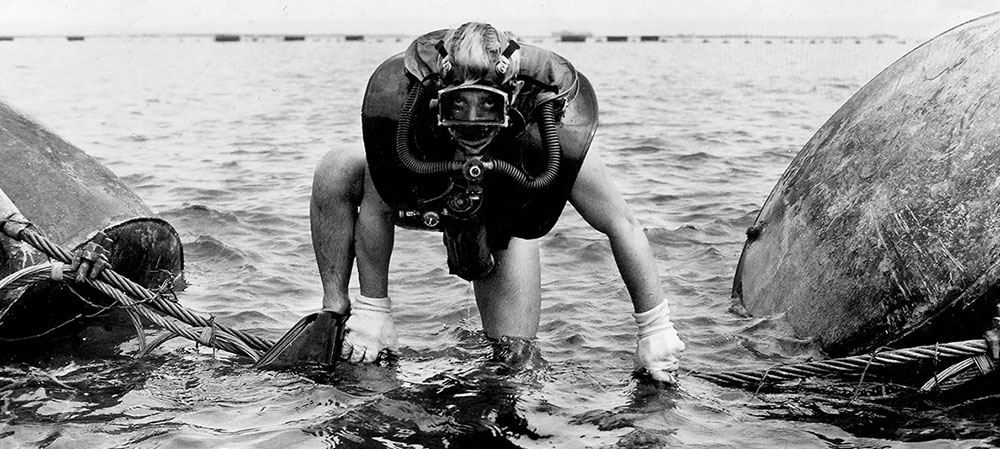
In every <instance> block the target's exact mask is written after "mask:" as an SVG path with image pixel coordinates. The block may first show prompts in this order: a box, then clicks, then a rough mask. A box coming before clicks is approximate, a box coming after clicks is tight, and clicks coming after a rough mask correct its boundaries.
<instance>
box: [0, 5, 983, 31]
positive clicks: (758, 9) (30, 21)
mask: <svg viewBox="0 0 1000 449" xmlns="http://www.w3.org/2000/svg"><path fill="white" fill-rule="evenodd" d="M996 11H1000V0H949V1H946V0H697V1H695V0H688V1H681V0H635V1H630V0H505V1H503V2H499V1H497V2H480V1H471V0H450V1H403V0H0V35H12V36H20V35H63V34H82V35H107V34H112V35H114V34H190V33H196V34H217V33H237V34H334V35H337V34H372V35H374V34H388V35H417V34H421V33H423V32H426V31H430V30H434V29H439V28H448V27H455V26H457V25H460V24H462V23H464V22H467V21H482V22H489V23H492V24H493V25H495V26H497V27H498V28H501V29H505V30H509V31H513V32H514V33H516V34H518V35H521V36H547V35H550V34H551V33H553V32H558V31H572V32H590V33H593V34H594V35H596V36H606V35H631V36H636V35H645V34H652V35H676V34H698V35H727V34H729V35H774V36H869V35H874V34H888V35H894V36H899V37H905V38H930V37H933V36H935V35H937V34H939V33H941V32H944V31H946V30H948V29H950V28H952V27H954V26H957V25H959V24H961V23H963V22H965V21H968V20H971V19H974V18H976V17H980V16H982V15H985V14H988V13H992V12H996Z"/></svg>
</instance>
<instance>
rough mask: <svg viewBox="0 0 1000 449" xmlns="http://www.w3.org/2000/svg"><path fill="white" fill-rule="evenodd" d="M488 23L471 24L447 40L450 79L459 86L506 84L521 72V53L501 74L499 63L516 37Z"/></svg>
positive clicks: (448, 35) (453, 32) (511, 59)
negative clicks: (491, 83) (450, 66)
mask: <svg viewBox="0 0 1000 449" xmlns="http://www.w3.org/2000/svg"><path fill="white" fill-rule="evenodd" d="M508 34H509V33H504V32H503V31H500V30H498V29H496V28H493V26H492V25H490V24H486V23H477V22H469V23H465V24H463V25H462V26H460V27H458V28H457V29H455V30H452V31H449V32H448V34H447V35H446V36H445V38H444V46H445V50H447V51H448V58H449V59H450V60H451V65H452V69H451V73H449V77H450V78H452V79H454V80H455V82H456V83H457V84H472V83H477V82H480V81H492V82H495V83H498V84H506V83H507V82H509V81H510V80H511V79H513V78H514V76H516V75H517V71H518V70H519V69H520V67H521V64H520V61H521V58H520V54H519V53H520V52H516V51H515V52H514V54H513V55H511V57H510V66H509V67H508V68H507V70H506V72H504V73H499V72H498V71H497V62H499V61H500V57H501V53H503V51H504V49H506V48H507V45H508V41H509V40H510V39H512V38H513V36H510V37H508Z"/></svg>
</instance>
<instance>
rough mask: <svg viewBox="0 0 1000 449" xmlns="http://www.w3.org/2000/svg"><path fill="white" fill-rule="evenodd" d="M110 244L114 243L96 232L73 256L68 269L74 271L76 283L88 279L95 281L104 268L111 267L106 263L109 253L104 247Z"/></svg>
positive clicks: (101, 233)
mask: <svg viewBox="0 0 1000 449" xmlns="http://www.w3.org/2000/svg"><path fill="white" fill-rule="evenodd" d="M112 243H114V241H113V240H111V239H110V238H108V236H106V235H104V233H103V232H98V233H97V234H96V235H95V236H94V238H93V239H91V241H90V242H87V244H86V245H84V246H83V248H81V249H80V250H79V251H77V252H76V253H74V254H73V263H72V264H70V269H71V270H74V271H76V281H77V282H85V281H86V280H87V279H88V278H89V279H97V278H98V277H99V276H100V275H101V272H102V271H104V269H105V268H107V267H109V266H111V263H110V262H108V254H109V252H108V250H107V249H106V248H104V245H110V244H112Z"/></svg>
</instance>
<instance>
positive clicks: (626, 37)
mask: <svg viewBox="0 0 1000 449" xmlns="http://www.w3.org/2000/svg"><path fill="white" fill-rule="evenodd" d="M415 37H417V36H416V35H401V34H360V33H359V34H344V33H322V34H320V33H314V34H298V33H142V34H51V33H46V34H13V35H3V34H0V40H3V41H12V40H18V39H62V40H75V41H81V40H82V41H85V40H88V39H208V40H216V41H219V42H239V41H261V40H264V41H271V40H278V41H282V40H283V41H308V40H322V41H331V40H333V41H374V42H385V41H404V40H412V39H413V38H415ZM520 39H521V40H523V41H526V42H531V41H535V42H541V41H553V40H554V41H563V42H656V41H660V42H663V41H671V40H682V41H683V40H703V41H704V40H720V39H721V40H771V41H810V40H831V41H850V40H854V41H859V40H866V41H867V40H876V41H903V40H909V41H913V40H916V39H913V38H908V39H904V38H901V37H899V36H895V35H890V34H872V35H864V36H853V35H767V34H641V35H640V34H634V35H633V34H609V35H592V34H587V33H580V34H568V33H566V34H553V35H548V36H530V35H526V36H520Z"/></svg>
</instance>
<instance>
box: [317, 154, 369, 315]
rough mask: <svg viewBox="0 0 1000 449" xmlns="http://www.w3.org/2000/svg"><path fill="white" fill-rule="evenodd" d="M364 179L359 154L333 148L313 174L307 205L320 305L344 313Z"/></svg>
mask: <svg viewBox="0 0 1000 449" xmlns="http://www.w3.org/2000/svg"><path fill="white" fill-rule="evenodd" d="M364 180H365V159H364V157H363V156H361V155H358V154H354V153H349V152H344V151H340V150H333V151H330V152H329V153H327V154H326V155H325V156H323V158H322V159H321V160H320V162H319V165H318V166H317V168H316V173H315V174H314V175H313V186H312V199H311V201H310V205H309V219H310V229H311V231H312V241H313V249H314V251H315V252H316V264H317V265H318V267H319V276H320V280H321V281H322V283H323V308H324V309H328V310H332V311H335V312H338V313H344V312H346V311H347V309H348V308H349V307H350V300H349V299H348V296H347V287H348V284H349V283H350V280H351V269H352V268H353V264H354V238H355V236H354V229H355V222H356V220H357V217H358V206H359V205H360V204H361V201H362V198H363V191H364V182H365V181H364Z"/></svg>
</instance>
